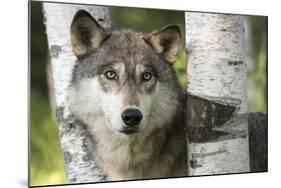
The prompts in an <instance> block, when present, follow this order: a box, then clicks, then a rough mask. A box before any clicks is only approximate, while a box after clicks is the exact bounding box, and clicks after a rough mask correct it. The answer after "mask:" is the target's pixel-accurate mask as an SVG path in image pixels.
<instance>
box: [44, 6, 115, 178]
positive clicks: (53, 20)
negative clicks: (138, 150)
mask: <svg viewBox="0 0 281 188" xmlns="http://www.w3.org/2000/svg"><path fill="white" fill-rule="evenodd" d="M79 9H84V10H86V11H88V12H90V13H91V14H92V15H93V16H94V17H95V18H96V20H97V21H98V22H99V23H100V25H102V26H103V27H104V28H108V27H110V26H111V18H110V14H109V9H108V8H105V7H102V6H98V7H97V6H89V5H87V6H85V5H72V4H58V3H47V2H46V3H43V12H44V16H45V26H46V33H47V39H48V47H49V54H50V63H51V68H52V76H53V78H52V79H51V80H53V82H54V83H53V84H54V92H55V101H56V115H57V121H58V126H59V137H60V143H61V149H62V152H63V156H64V163H65V170H66V174H67V180H68V183H81V182H83V183H85V182H97V181H103V180H104V177H103V174H102V173H101V171H100V169H99V168H98V167H97V164H96V163H95V161H94V160H93V156H92V154H91V153H92V152H93V143H92V141H91V139H90V137H89V135H88V133H87V131H86V129H85V125H83V123H82V122H80V121H79V120H78V119H76V118H75V117H74V115H73V114H71V113H70V111H69V109H68V107H67V102H66V96H67V87H68V85H69V82H70V80H71V76H72V74H71V73H72V68H73V65H74V64H75V60H76V57H75V56H74V55H73V52H72V48H71V42H70V24H71V21H72V19H73V16H74V14H75V13H76V12H77V11H78V10H79Z"/></svg>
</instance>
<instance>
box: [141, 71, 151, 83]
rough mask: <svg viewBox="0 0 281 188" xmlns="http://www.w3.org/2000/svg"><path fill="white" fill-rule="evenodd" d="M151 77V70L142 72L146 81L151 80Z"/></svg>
mask: <svg viewBox="0 0 281 188" xmlns="http://www.w3.org/2000/svg"><path fill="white" fill-rule="evenodd" d="M151 78H152V74H151V72H145V73H143V74H142V79H143V80H144V81H149V80H151Z"/></svg>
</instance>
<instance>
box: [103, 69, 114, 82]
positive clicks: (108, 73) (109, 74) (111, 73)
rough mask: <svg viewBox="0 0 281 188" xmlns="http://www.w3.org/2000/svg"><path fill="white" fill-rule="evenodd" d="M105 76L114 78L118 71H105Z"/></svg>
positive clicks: (110, 78)
mask: <svg viewBox="0 0 281 188" xmlns="http://www.w3.org/2000/svg"><path fill="white" fill-rule="evenodd" d="M105 77H106V78H107V79H109V80H113V79H115V78H116V73H115V72H114V71H111V70H110V71H106V72H105Z"/></svg>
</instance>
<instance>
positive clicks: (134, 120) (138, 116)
mask: <svg viewBox="0 0 281 188" xmlns="http://www.w3.org/2000/svg"><path fill="white" fill-rule="evenodd" d="M121 118H122V121H123V122H124V124H125V125H126V126H127V127H129V128H134V127H136V126H137V125H138V124H139V123H140V122H141V120H142V113H141V111H140V110H138V109H134V108H128V109H126V110H125V111H124V112H123V113H122V114H121Z"/></svg>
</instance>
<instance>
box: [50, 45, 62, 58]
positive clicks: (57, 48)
mask: <svg viewBox="0 0 281 188" xmlns="http://www.w3.org/2000/svg"><path fill="white" fill-rule="evenodd" d="M60 52H61V46H59V45H55V44H54V45H52V46H51V48H50V56H51V57H54V58H57V57H58V56H59V53H60Z"/></svg>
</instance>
